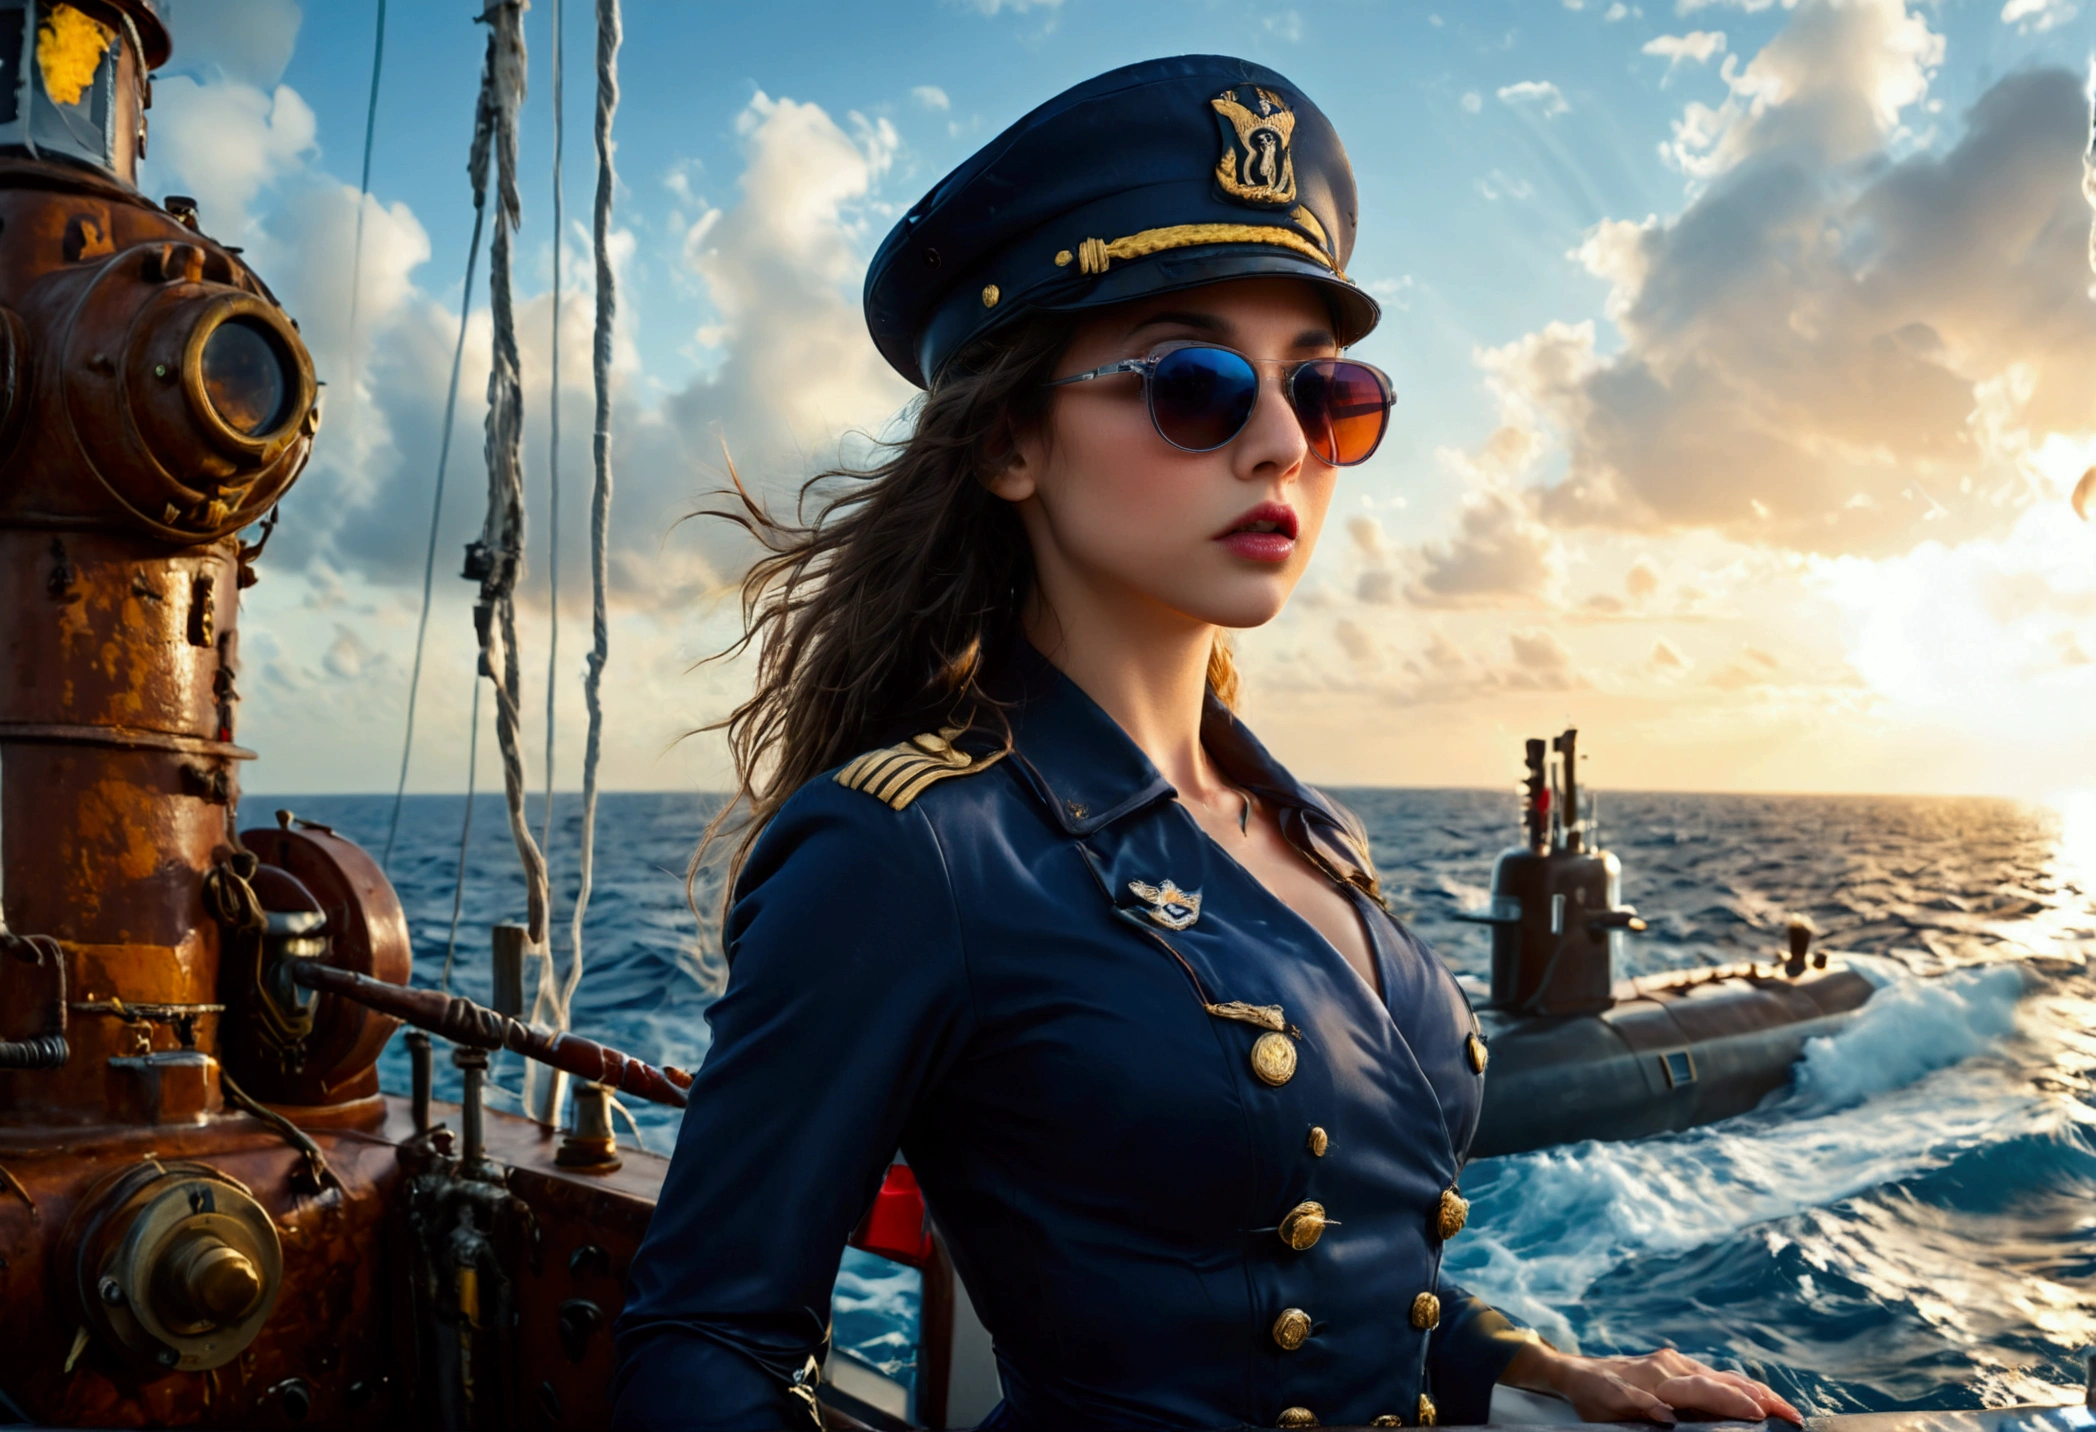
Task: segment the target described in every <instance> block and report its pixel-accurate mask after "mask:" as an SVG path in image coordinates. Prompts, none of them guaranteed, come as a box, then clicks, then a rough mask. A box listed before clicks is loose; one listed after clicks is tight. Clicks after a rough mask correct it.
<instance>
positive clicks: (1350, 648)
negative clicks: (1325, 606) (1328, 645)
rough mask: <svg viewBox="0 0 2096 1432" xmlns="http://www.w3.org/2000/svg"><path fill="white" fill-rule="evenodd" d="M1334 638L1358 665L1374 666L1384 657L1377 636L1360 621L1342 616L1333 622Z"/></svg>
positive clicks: (1348, 656) (1348, 657) (1350, 659)
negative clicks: (1369, 632)
mask: <svg viewBox="0 0 2096 1432" xmlns="http://www.w3.org/2000/svg"><path fill="white" fill-rule="evenodd" d="M1332 639H1333V640H1334V641H1336V642H1338V643H1339V649H1340V650H1341V651H1343V652H1345V653H1346V655H1347V659H1348V660H1349V661H1352V662H1353V663H1354V664H1355V665H1356V666H1373V665H1375V664H1377V663H1378V662H1380V661H1381V659H1382V653H1381V651H1380V650H1378V648H1377V646H1376V640H1375V638H1374V637H1372V636H1370V635H1369V634H1368V629H1367V628H1365V627H1363V626H1362V625H1360V623H1358V622H1354V621H1350V620H1348V619H1347V618H1345V617H1341V618H1340V619H1339V620H1338V621H1336V622H1334V623H1333V624H1332Z"/></svg>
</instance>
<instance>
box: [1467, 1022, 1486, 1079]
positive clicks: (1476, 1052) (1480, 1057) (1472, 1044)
mask: <svg viewBox="0 0 2096 1432" xmlns="http://www.w3.org/2000/svg"><path fill="white" fill-rule="evenodd" d="M1463 1046H1464V1048H1466V1049H1468V1050H1469V1051H1470V1067H1471V1068H1472V1069H1475V1070H1476V1071H1477V1072H1478V1073H1480V1074H1482V1073H1484V1072H1485V1061H1486V1060H1488V1059H1490V1058H1491V1056H1490V1055H1489V1054H1487V1053H1486V1052H1485V1041H1484V1039H1483V1038H1482V1037H1481V1036H1480V1035H1479V1034H1478V1032H1477V1031H1476V1030H1474V1029H1473V1030H1471V1031H1470V1036H1469V1038H1467V1039H1465V1040H1464V1041H1463Z"/></svg>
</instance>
